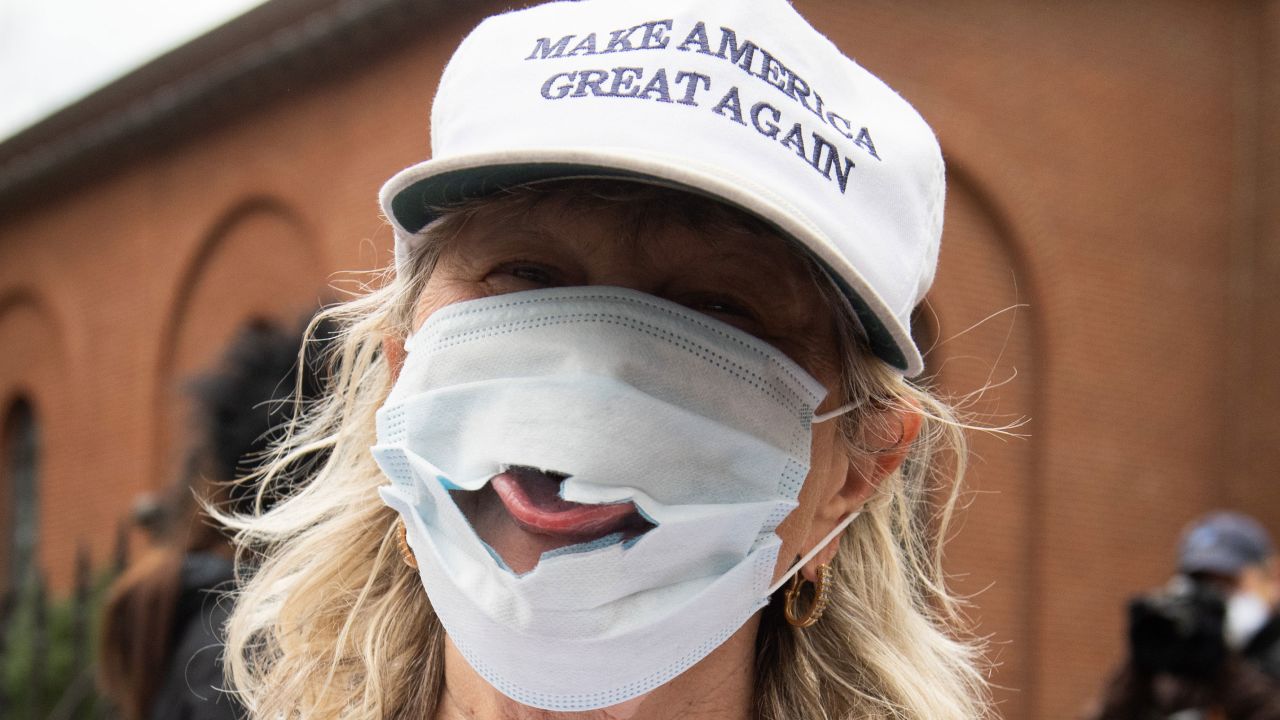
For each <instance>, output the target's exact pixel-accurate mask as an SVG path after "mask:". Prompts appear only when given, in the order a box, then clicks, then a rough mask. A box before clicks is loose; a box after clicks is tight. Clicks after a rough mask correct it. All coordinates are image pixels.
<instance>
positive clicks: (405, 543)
mask: <svg viewBox="0 0 1280 720" xmlns="http://www.w3.org/2000/svg"><path fill="white" fill-rule="evenodd" d="M396 545H397V546H398V547H399V548H400V559H401V560H404V564H405V565H408V566H409V567H411V568H413V569H414V570H417V569H418V558H416V557H414V556H413V550H410V549H409V529H408V528H406V527H405V525H404V518H400V519H398V520H396Z"/></svg>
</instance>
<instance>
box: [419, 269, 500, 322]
mask: <svg viewBox="0 0 1280 720" xmlns="http://www.w3.org/2000/svg"><path fill="white" fill-rule="evenodd" d="M487 294H488V293H485V292H484V291H483V288H482V287H481V286H480V284H479V283H474V282H464V281H459V280H456V279H450V278H449V277H448V276H447V274H444V273H438V272H437V273H433V274H432V276H431V278H430V279H429V280H427V284H426V286H424V287H423V288H422V293H421V294H419V295H418V299H417V301H416V302H414V309H413V330H414V332H417V331H418V330H419V329H420V328H421V327H422V324H423V323H425V322H426V321H427V318H429V317H431V315H432V313H434V312H435V311H437V310H439V309H440V308H443V307H446V306H449V305H453V304H454V303H460V302H464V301H466V300H475V299H478V298H482V297H485V296H486V295H487Z"/></svg>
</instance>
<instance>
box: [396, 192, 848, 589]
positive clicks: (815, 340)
mask: <svg viewBox="0 0 1280 720" xmlns="http://www.w3.org/2000/svg"><path fill="white" fill-rule="evenodd" d="M640 225H642V226H643V229H641V228H640V227H638V226H637V223H636V222H635V220H634V219H633V218H629V217H627V216H625V214H624V213H623V212H622V211H620V210H616V209H613V210H601V209H600V208H598V207H595V208H589V207H584V206H583V205H582V204H581V203H572V202H571V201H569V200H566V199H565V198H564V197H562V196H557V195H555V194H550V195H548V196H547V197H545V198H540V200H539V202H537V203H535V204H533V206H532V208H531V209H530V210H528V211H526V212H523V213H521V214H519V215H516V216H513V215H512V214H511V213H510V212H501V213H499V212H491V211H489V210H487V209H481V210H480V211H479V212H478V213H477V214H476V215H475V216H474V217H473V218H471V219H470V220H468V222H467V223H466V224H465V225H464V226H463V227H462V229H461V231H460V232H459V234H458V235H457V237H456V238H454V239H452V240H450V241H449V242H448V243H447V245H446V246H445V247H444V248H443V250H442V253H441V255H440V257H439V260H438V262H437V265H436V267H435V270H434V272H433V273H432V275H431V277H430V279H429V281H428V282H427V284H426V286H425V288H424V289H423V291H422V294H421V296H420V297H419V298H418V300H417V305H416V310H415V316H414V328H415V330H416V329H417V328H420V327H421V326H422V324H423V323H424V322H426V320H427V318H429V317H430V316H431V314H432V313H434V312H435V311H437V310H439V309H440V308H443V307H445V306H447V305H451V304H453V303H457V302H462V301H465V300H474V299H478V298H484V297H489V296H492V295H501V294H505V293H513V292H519V291H523V290H534V289H539V288H551V287H566V286H583V285H607V286H615V287H623V288H628V289H632V290H637V291H640V292H644V293H648V294H651V295H655V296H657V297H661V298H664V299H666V300H669V301H671V302H675V303H678V304H680V305H684V306H686V307H688V308H690V309H693V310H696V311H698V312H702V313H705V314H706V315H708V316H710V317H713V318H716V319H717V320H720V321H722V322H725V323H728V324H730V325H733V326H735V327H737V328H738V329H740V330H742V331H744V332H747V333H749V334H751V335H754V336H755V337H757V338H759V339H761V340H764V341H765V342H768V343H769V344H771V345H773V346H774V347H776V348H778V349H779V350H781V351H782V352H784V353H786V354H787V355H788V356H789V357H790V358H791V359H792V360H794V361H795V362H797V363H798V364H799V365H800V366H801V367H803V368H805V370H807V371H808V372H809V373H810V374H811V375H813V376H814V377H815V378H817V379H818V380H819V381H820V382H822V383H823V385H825V386H826V387H827V389H828V391H829V393H830V394H829V396H828V398H827V399H826V400H824V402H823V403H822V405H821V406H820V407H819V412H821V411H824V410H829V409H832V408H834V407H836V406H837V405H839V404H840V399H839V393H838V388H839V384H840V374H839V372H840V361H839V355H838V345H837V342H836V337H835V330H834V322H833V317H832V313H831V310H830V309H829V308H828V307H827V304H826V303H825V302H824V301H823V299H822V297H821V295H820V294H819V292H818V290H817V288H816V287H815V285H814V281H813V279H812V277H811V274H810V273H809V271H808V269H807V268H806V267H805V265H804V263H803V262H802V261H801V260H800V259H799V258H797V257H795V255H794V254H793V253H792V251H790V250H789V249H788V247H787V246H786V244H785V243H784V242H783V241H782V240H781V239H779V238H777V237H774V236H762V235H755V234H751V233H748V232H746V231H742V232H732V233H729V234H727V235H723V236H713V235H711V234H709V233H704V232H698V231H694V230H690V229H688V228H687V227H684V226H683V225H682V224H680V223H674V222H671V223H659V222H653V221H652V219H651V218H646V221H645V222H643V223H641V224H640ZM835 425H836V424H835V423H834V422H827V423H821V424H818V425H815V426H814V437H813V445H812V453H811V469H810V472H809V476H808V478H807V479H806V482H805V486H804V488H803V490H802V491H801V493H800V498H799V502H800V506H799V507H798V508H797V510H796V511H794V512H793V513H792V514H791V516H789V517H788V518H787V520H786V522H784V523H783V524H782V525H781V526H779V528H778V534H779V536H780V537H782V539H783V547H782V550H781V552H780V553H779V568H780V571H781V569H785V567H787V566H789V565H790V564H791V562H792V561H793V560H794V559H795V557H796V556H797V555H799V554H802V553H804V552H807V551H808V550H809V549H810V548H811V547H812V546H813V545H814V544H816V543H817V541H818V540H819V539H820V538H821V537H822V536H823V535H824V534H826V532H827V531H829V530H830V529H831V528H832V527H834V524H835V522H837V521H838V520H839V519H840V517H841V515H843V514H844V510H843V507H840V508H834V507H833V503H832V500H833V499H834V498H835V497H836V496H837V495H839V494H841V493H844V494H846V495H847V493H848V492H849V488H848V487H847V484H846V478H847V477H848V476H849V460H848V458H847V457H846V454H845V452H844V447H845V444H844V443H842V442H840V440H839V438H838V433H837V431H836V428H835ZM495 485H496V486H497V489H495ZM503 487H504V486H503V485H502V484H501V483H499V482H496V479H495V482H491V483H489V484H487V485H486V486H485V487H484V488H483V489H481V490H478V491H475V492H470V493H463V492H457V493H455V500H456V501H457V502H458V505H459V507H460V508H461V509H462V511H463V513H464V514H465V515H466V516H467V518H468V520H470V521H471V523H472V525H473V526H474V527H475V529H476V532H477V533H478V534H479V535H480V537H481V538H482V539H483V540H484V541H485V542H487V543H488V544H489V545H490V547H492V548H493V549H494V550H495V551H496V552H498V553H499V554H500V555H501V556H502V557H503V559H504V560H505V561H506V563H507V564H508V565H509V566H510V567H511V568H512V569H513V570H514V571H516V572H518V573H522V572H526V571H528V570H530V569H532V568H533V567H534V566H535V565H536V564H537V561H538V558H539V557H540V556H541V554H542V553H544V552H546V551H548V550H552V549H556V548H559V547H563V546H566V545H571V544H574V543H578V542H583V541H585V540H589V539H592V538H591V537H590V536H591V535H592V534H593V529H592V528H591V527H577V528H575V527H572V526H570V527H564V526H560V525H555V526H554V527H553V526H551V524H549V523H539V522H537V521H535V520H531V519H530V518H529V517H528V516H526V515H524V514H522V512H521V507H520V502H519V499H516V500H513V498H512V497H510V495H509V494H508V493H506V492H504V491H503ZM836 504H838V503H836ZM589 514H590V513H588V515H589ZM566 517H567V516H566ZM618 522H622V521H621V520H618ZM616 525H617V523H614V526H615V527H616ZM609 531H612V529H611V530H609ZM598 534H600V535H603V534H606V532H605V531H600V532H599V533H598Z"/></svg>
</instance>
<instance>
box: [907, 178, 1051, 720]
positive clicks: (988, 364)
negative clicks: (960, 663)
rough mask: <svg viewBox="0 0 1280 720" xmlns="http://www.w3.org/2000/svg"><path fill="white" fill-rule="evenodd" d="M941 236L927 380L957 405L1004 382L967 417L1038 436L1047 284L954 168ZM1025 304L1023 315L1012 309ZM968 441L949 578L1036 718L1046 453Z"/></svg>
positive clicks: (1023, 707) (980, 192) (1005, 682)
mask: <svg viewBox="0 0 1280 720" xmlns="http://www.w3.org/2000/svg"><path fill="white" fill-rule="evenodd" d="M944 227H945V230H944V238H943V243H942V255H941V259H940V267H939V273H938V278H937V280H936V282H935V284H934V287H933V289H932V291H931V292H930V294H929V297H928V305H927V306H926V308H925V310H924V311H923V314H927V315H928V316H929V317H930V319H931V320H932V322H933V323H934V328H933V332H934V333H936V338H937V342H936V345H935V346H934V347H933V348H932V350H931V352H930V353H929V355H928V359H927V362H928V366H927V372H929V373H933V374H935V377H934V379H933V381H934V383H935V384H936V386H937V387H938V388H939V390H941V392H943V393H944V394H946V395H949V396H952V397H960V396H963V395H965V394H966V393H971V392H973V391H974V390H977V389H980V388H983V387H985V386H987V385H991V384H1000V383H1005V384H1003V385H1000V386H999V387H993V388H991V389H990V390H987V391H986V392H984V393H982V394H981V396H980V397H978V398H975V399H973V400H972V401H971V402H969V403H967V407H966V408H965V409H966V410H967V411H968V412H969V413H971V414H974V415H976V417H977V419H978V421H979V422H980V423H986V424H991V425H1000V424H1004V423H1008V422H1010V421H1013V420H1016V419H1018V418H1028V419H1030V421H1031V424H1029V425H1027V426H1026V427H1024V428H1022V429H1021V430H1020V432H1024V433H1035V432H1036V431H1037V429H1038V428H1040V427H1042V426H1043V423H1044V420H1045V419H1044V416H1043V412H1042V410H1043V403H1042V401H1041V398H1042V394H1041V390H1040V387H1039V386H1040V383H1042V381H1043V378H1044V365H1045V356H1046V353H1045V342H1044V335H1045V333H1044V329H1043V327H1042V324H1041V323H1040V322H1038V318H1039V317H1040V316H1041V312H1042V311H1041V308H1042V306H1041V304H1040V298H1041V297H1042V295H1041V292H1042V290H1041V285H1040V283H1039V282H1038V280H1037V277H1036V273H1035V271H1034V268H1033V267H1032V262H1031V261H1030V258H1029V257H1028V254H1027V248H1026V247H1025V245H1024V241H1023V236H1021V235H1020V234H1019V233H1018V232H1017V231H1016V230H1015V229H1014V226H1013V223H1012V222H1011V221H1010V219H1009V215H1008V213H1006V212H1005V211H1004V209H1003V208H1002V206H1001V205H1000V198H999V196H998V195H997V194H996V193H995V192H992V191H991V190H989V189H988V187H987V186H986V185H985V184H983V183H982V182H981V181H980V180H979V179H978V178H977V177H975V176H974V175H973V174H971V173H969V172H968V171H967V170H966V167H965V166H964V165H963V164H961V163H957V162H955V161H954V159H952V160H951V162H950V167H949V169H948V197H947V216H946V224H945V226H944ZM1020 305H1025V306H1027V307H1017V308H1016V309H1012V310H1011V309H1008V308H1012V307H1014V306H1020ZM1006 381H1007V382H1006ZM970 441H971V443H972V450H973V456H974V458H976V462H975V463H974V464H973V465H972V466H971V468H970V470H969V475H968V476H967V483H966V484H967V486H968V489H969V490H970V491H971V493H972V494H971V495H970V497H969V498H968V500H972V501H973V502H972V504H970V505H969V507H968V508H967V509H965V510H963V511H962V514H961V523H962V524H963V528H964V529H963V532H959V533H956V534H955V536H954V539H953V540H952V541H951V543H950V544H949V545H948V553H947V565H948V571H949V572H950V573H951V574H952V575H953V576H954V577H955V586H956V589H957V590H958V591H959V592H961V593H962V594H972V595H975V597H974V603H975V609H974V612H973V613H972V615H973V617H974V619H975V620H977V622H978V627H977V630H978V632H979V633H981V634H983V635H990V636H991V637H992V647H991V650H992V657H993V659H994V660H995V661H996V662H997V664H998V666H997V667H996V669H995V675H994V678H993V680H994V683H995V686H996V687H997V690H996V691H995V694H996V700H997V701H998V702H999V703H1000V706H1001V707H1002V708H1004V710H1005V712H1007V713H1009V714H1010V715H1011V716H1017V717H1022V716H1025V717H1031V716H1032V715H1031V714H1028V713H1027V712H1024V711H1027V710H1030V708H1031V707H1032V705H1031V704H1030V703H1032V702H1033V699H1032V694H1033V691H1034V688H1035V687H1036V684H1037V678H1036V676H1035V673H1036V670H1035V665H1034V662H1033V660H1034V659H1035V658H1036V657H1037V652H1038V648H1037V647H1036V644H1037V638H1038V636H1039V628H1038V615H1037V612H1036V608H1035V605H1034V603H1035V599H1036V596H1037V591H1038V589H1039V586H1040V580H1039V560H1040V554H1041V551H1040V532H1039V527H1040V524H1041V523H1040V518H1041V513H1042V507H1041V504H1042V503H1041V495H1040V484H1041V482H1042V470H1041V468H1042V460H1041V448H1040V446H1039V445H1038V444H1036V443H1032V442H1029V441H1027V440H1012V441H1010V440H1006V439H1003V438H999V437H993V436H988V435H984V434H982V433H974V434H971V435H970ZM1015 708H1017V709H1016V710H1015Z"/></svg>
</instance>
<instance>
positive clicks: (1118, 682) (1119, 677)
mask: <svg viewBox="0 0 1280 720" xmlns="http://www.w3.org/2000/svg"><path fill="white" fill-rule="evenodd" d="M1278 565H1280V563H1278V562H1277V558H1276V555H1275V550H1274V546H1273V545H1272V542H1271V538H1270V536H1269V535H1268V534H1267V532H1266V530H1265V529H1263V527H1262V526H1261V525H1260V524H1259V523H1258V522H1257V521H1256V520H1254V519H1253V518H1251V517H1249V516H1247V515H1243V514H1240V513H1234V512H1215V513H1211V514H1209V515H1206V516H1204V517H1202V518H1200V519H1198V520H1196V521H1195V522H1193V523H1192V524H1191V525H1190V526H1188V528H1187V530H1186V531H1185V532H1184V533H1183V536H1182V540H1181V544H1180V547H1179V551H1178V574H1177V575H1176V576H1175V577H1174V578H1173V579H1172V580H1171V581H1170V582H1169V584H1168V585H1167V586H1166V587H1165V588H1164V589H1163V590H1162V591H1160V592H1157V593H1153V594H1150V595H1146V596H1142V597H1139V598H1135V599H1134V600H1132V601H1131V602H1130V605H1129V659H1128V662H1127V663H1126V665H1125V666H1124V667H1123V668H1121V670H1120V671H1119V672H1118V673H1117V674H1116V675H1115V676H1114V677H1113V678H1112V679H1111V681H1110V683H1109V685H1108V689H1107V692H1106V695H1105V697H1104V698H1103V700H1102V703H1101V708H1100V709H1099V711H1098V713H1097V715H1096V716H1095V717H1097V718H1099V719H1100V720H1120V719H1121V718H1134V719H1143V718H1164V717H1171V716H1174V715H1175V714H1177V715H1176V716H1177V717H1179V718H1196V717H1205V718H1213V717H1226V718H1228V719H1229V720H1264V719H1271V718H1280V567H1278Z"/></svg>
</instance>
